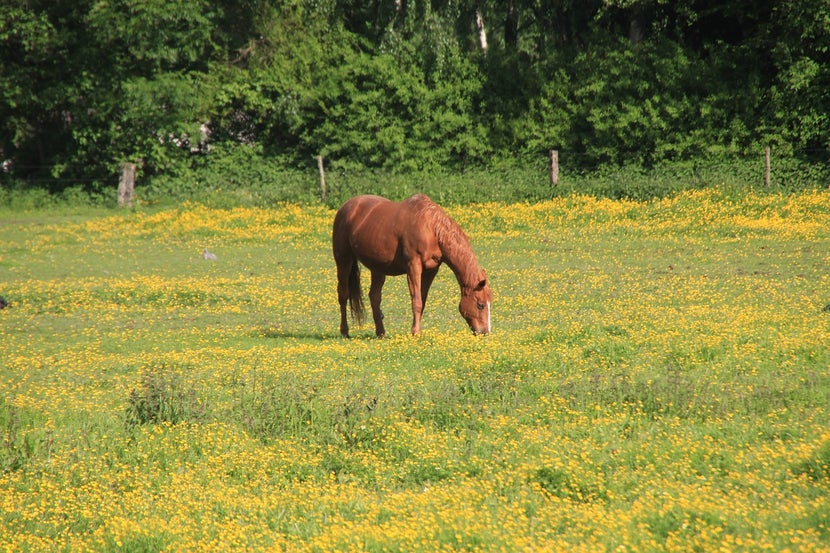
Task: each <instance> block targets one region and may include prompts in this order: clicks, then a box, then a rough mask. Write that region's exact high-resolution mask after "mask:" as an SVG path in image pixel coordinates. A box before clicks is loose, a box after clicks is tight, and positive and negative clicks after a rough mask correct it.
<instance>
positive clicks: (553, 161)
mask: <svg viewBox="0 0 830 553" xmlns="http://www.w3.org/2000/svg"><path fill="white" fill-rule="evenodd" d="M550 184H551V185H552V186H556V185H557V184H559V150H551V151H550Z"/></svg>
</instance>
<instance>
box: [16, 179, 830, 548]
mask: <svg viewBox="0 0 830 553" xmlns="http://www.w3.org/2000/svg"><path fill="white" fill-rule="evenodd" d="M451 213H452V215H453V216H454V217H455V218H456V219H457V220H458V221H459V223H460V224H461V225H462V226H463V227H464V228H465V229H466V230H467V232H468V233H469V234H470V236H471V238H472V242H473V245H474V247H475V249H476V252H477V254H478V257H479V259H480V261H481V262H482V264H483V266H484V267H485V268H486V269H487V271H488V274H489V276H490V279H491V282H492V287H493V290H494V294H495V297H494V313H493V323H494V333H493V334H492V335H490V336H487V337H475V336H472V335H471V334H470V333H469V331H468V330H466V326H465V324H464V322H463V320H462V319H461V318H460V317H459V316H458V313H457V309H456V306H457V301H458V290H457V284H456V283H455V280H454V278H453V277H452V274H451V273H450V272H449V271H448V270H447V269H446V268H445V269H443V270H442V272H441V273H440V274H439V277H438V279H437V280H436V284H435V286H434V290H433V292H432V293H431V295H430V301H429V305H428V306H427V311H426V314H425V318H424V328H425V331H424V334H423V335H422V336H420V337H418V338H413V337H410V336H408V334H407V333H408V328H409V322H410V314H409V305H408V301H407V292H406V285H405V281H404V280H403V279H401V278H398V279H389V280H388V281H387V285H386V288H385V300H384V305H385V313H386V323H387V331H388V333H389V335H390V338H389V339H386V340H376V339H374V338H373V334H374V332H373V330H372V328H370V327H369V326H364V327H362V328H358V329H356V330H355V331H354V332H353V336H354V338H353V339H352V340H342V339H341V338H340V337H339V331H338V328H337V325H338V307H337V305H336V301H335V292H334V285H335V283H334V264H333V262H332V260H331V254H330V246H329V232H330V230H329V228H330V222H331V217H332V216H333V212H332V211H331V210H329V209H326V208H320V207H302V208H300V207H296V206H293V205H279V206H275V207H273V208H271V209H252V208H234V209H210V208H205V207H203V206H201V205H197V204H188V205H185V206H179V207H175V208H169V209H155V210H141V209H139V210H137V211H135V212H123V211H119V212H115V211H106V210H98V211H94V212H92V213H90V214H88V215H84V214H82V213H78V212H73V213H66V212H63V213H55V212H54V211H47V212H38V211H30V212H27V213H24V214H7V215H4V216H3V217H2V218H0V230H2V232H0V283H1V284H0V295H2V296H4V297H5V298H6V299H7V300H9V301H10V303H11V305H10V307H9V308H7V309H4V310H2V311H0V329H2V340H3V346H4V347H3V351H4V354H3V358H2V361H0V394H2V395H0V433H2V436H0V437H2V441H0V502H2V503H0V506H1V507H2V508H0V541H2V542H4V543H6V544H8V545H9V548H10V549H11V550H13V551H27V550H42V549H50V550H66V551H74V550H86V549H92V550H99V551H108V550H119V551H120V550H129V551H160V550H164V549H169V550H222V549H224V550H227V549H250V550H266V549H272V548H275V549H280V548H284V549H288V550H308V551H325V550H375V551H387V550H400V551H412V550H420V551H434V550H436V549H440V548H442V547H443V548H445V549H447V550H482V551H483V550H494V549H498V548H500V547H503V548H504V549H507V550H522V549H569V550H580V549H583V550H608V549H616V548H618V547H622V548H625V549H628V550H668V551H688V550H694V549H700V550H711V549H713V548H717V547H721V546H723V547H725V548H727V549H736V550H741V549H746V550H760V549H764V548H771V549H774V550H783V549H786V548H790V549H793V550H796V549H801V548H803V549H809V550H827V549H828V546H827V544H828V540H830V527H828V517H827V515H826V513H827V512H828V511H830V476H828V475H830V472H828V464H829V463H830V454H828V451H830V431H828V428H830V370H828V367H830V347H828V341H827V337H828V336H830V313H828V312H826V311H825V310H824V307H825V306H826V305H827V304H828V303H830V279H829V278H830V277H828V275H830V265H829V264H830V258H828V249H827V248H828V243H830V231H828V229H830V197H828V195H827V193H826V192H824V193H809V192H805V193H798V194H794V195H781V194H763V195H762V194H756V193H745V194H743V195H740V196H735V195H734V194H733V193H730V194H728V195H727V194H719V193H717V192H712V191H707V192H693V193H685V194H680V195H678V196H675V197H672V198H669V199H664V200H660V201H650V202H645V203H635V202H627V201H613V200H601V199H592V198H587V197H578V196H571V197H568V198H562V199H557V200H553V201H548V202H544V203H536V204H503V203H495V204H480V205H475V206H467V207H458V206H456V207H452V208H451ZM204 247H208V248H210V250H211V251H214V252H215V253H216V254H217V255H218V257H219V259H218V260H217V261H215V262H207V261H204V260H203V259H201V257H200V253H201V251H202V249H203V248H204ZM364 278H365V277H364ZM367 280H368V279H366V281H365V282H364V289H365V286H366V285H367V283H368V282H367Z"/></svg>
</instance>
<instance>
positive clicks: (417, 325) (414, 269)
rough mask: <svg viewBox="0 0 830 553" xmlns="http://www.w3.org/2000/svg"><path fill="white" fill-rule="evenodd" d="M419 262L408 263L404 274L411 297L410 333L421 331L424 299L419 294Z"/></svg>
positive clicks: (414, 333)
mask: <svg viewBox="0 0 830 553" xmlns="http://www.w3.org/2000/svg"><path fill="white" fill-rule="evenodd" d="M422 270H423V268H422V267H421V264H420V263H417V264H415V263H412V264H410V265H409V271H408V272H407V274H406V281H407V283H408V284H409V297H410V298H411V299H412V334H413V335H417V334H420V333H421V316H422V315H423V314H424V300H423V298H422V296H421V271H422Z"/></svg>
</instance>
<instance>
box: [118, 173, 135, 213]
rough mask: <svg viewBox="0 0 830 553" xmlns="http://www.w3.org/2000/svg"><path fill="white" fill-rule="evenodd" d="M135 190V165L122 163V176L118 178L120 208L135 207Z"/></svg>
mask: <svg viewBox="0 0 830 553" xmlns="http://www.w3.org/2000/svg"><path fill="white" fill-rule="evenodd" d="M134 190H135V163H129V162H125V163H122V164H121V175H120V176H119V177H118V207H133V191H134Z"/></svg>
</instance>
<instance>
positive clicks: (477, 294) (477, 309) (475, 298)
mask: <svg viewBox="0 0 830 553" xmlns="http://www.w3.org/2000/svg"><path fill="white" fill-rule="evenodd" d="M492 299H493V295H492V294H491V292H490V285H489V284H487V276H486V275H485V274H484V272H483V271H482V273H481V278H480V279H479V280H478V282H477V284H476V285H474V286H465V287H462V289H461V303H459V304H458V311H460V312H461V316H462V317H464V320H465V321H467V324H468V325H470V329H472V331H473V333H474V334H489V333H490V302H491V301H492Z"/></svg>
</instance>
